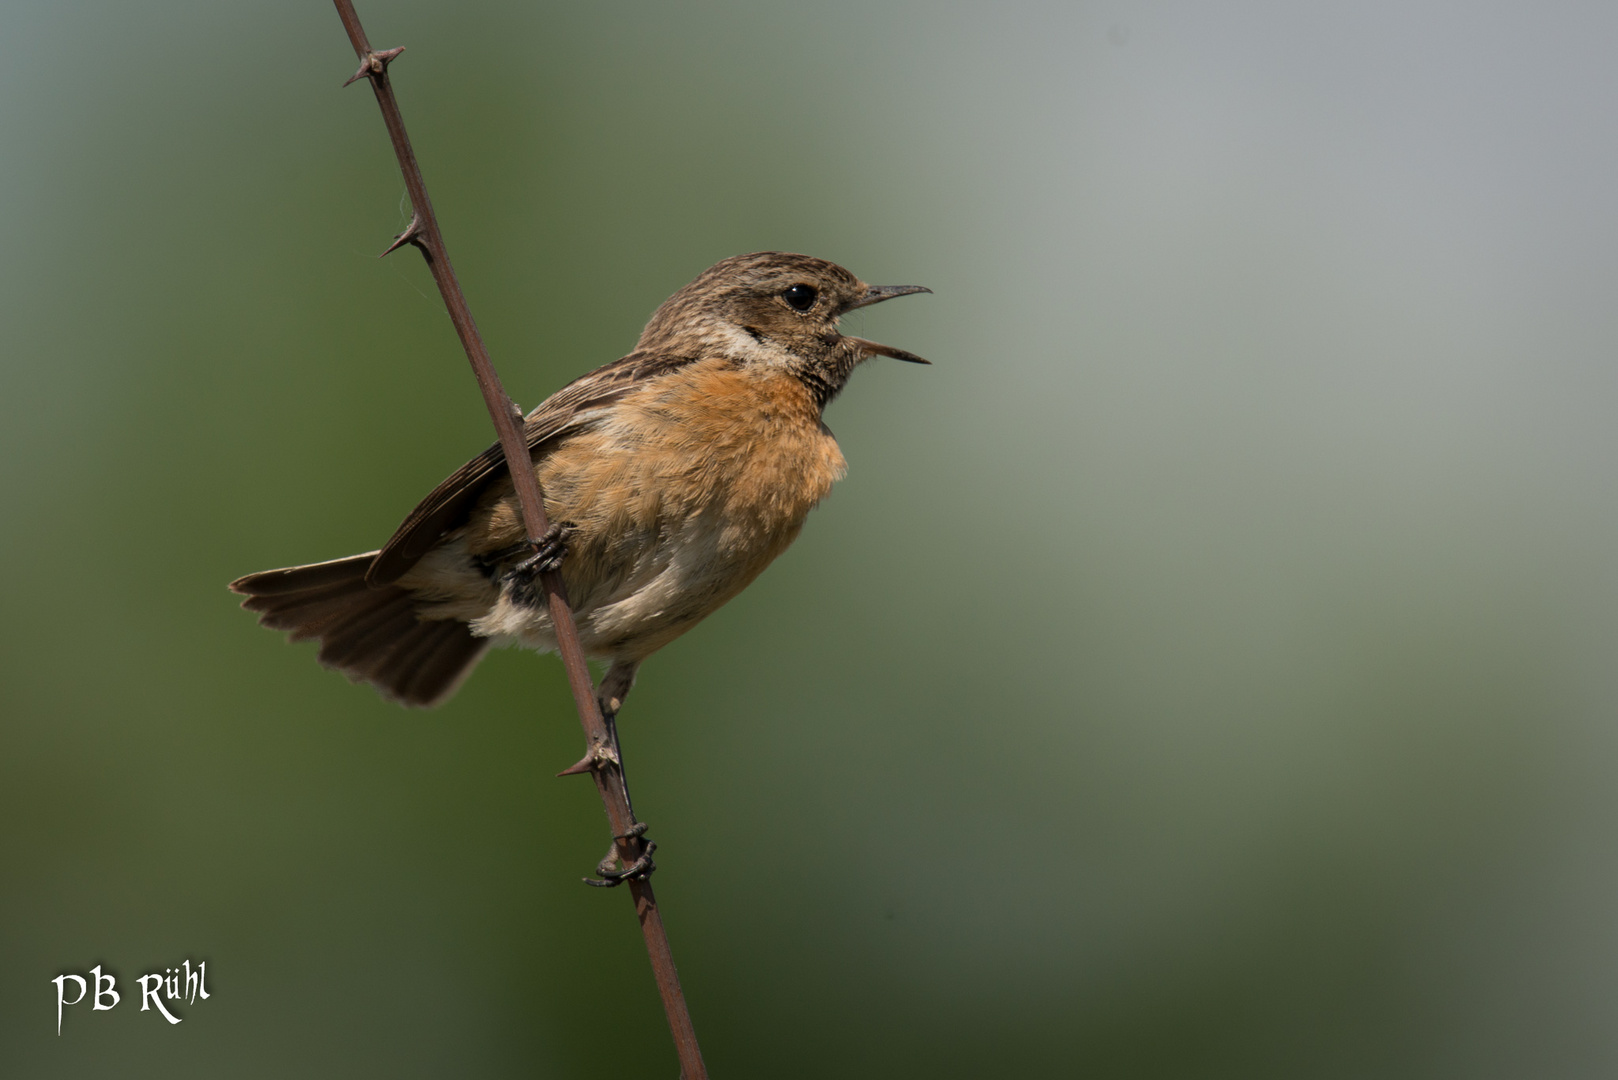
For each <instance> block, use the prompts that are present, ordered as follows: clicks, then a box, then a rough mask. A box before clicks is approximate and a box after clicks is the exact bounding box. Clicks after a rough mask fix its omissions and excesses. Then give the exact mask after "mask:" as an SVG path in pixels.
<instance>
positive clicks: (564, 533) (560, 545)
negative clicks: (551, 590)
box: [477, 521, 574, 603]
mask: <svg viewBox="0 0 1618 1080" xmlns="http://www.w3.org/2000/svg"><path fill="white" fill-rule="evenodd" d="M573 529H574V525H573V523H572V522H571V521H558V522H556V523H555V524H553V525H552V526H551V527H550V528H549V529H547V530H546V531H545V535H544V536H542V537H541V538H540V539H539V541H538V542H537V543H530V542H529V541H527V540H524V541H522V542H521V543H518V544H512V545H511V546H510V547H506V548H501V549H500V550H498V551H491V552H488V553H487V554H484V555H480V556H478V557H477V563H478V565H479V566H480V567H482V568H483V572H484V573H485V574H486V575H488V576H489V577H490V578H491V579H495V578H496V576H497V575H498V580H499V581H500V583H501V584H502V585H504V586H505V587H506V588H507V589H509V590H510V591H511V593H512V594H513V595H514V596H516V597H517V598H519V599H521V600H523V601H524V602H533V603H538V602H539V595H540V594H539V590H538V589H537V588H536V579H537V578H538V577H539V575H540V574H549V573H554V572H555V571H557V570H560V569H561V568H562V560H563V559H565V558H567V541H568V537H569V536H571V535H572V534H573ZM519 556H521V558H518V557H519ZM509 559H517V562H515V563H513V564H511V565H510V566H507V567H505V568H504V569H501V570H498V571H497V569H496V568H497V567H499V566H500V565H501V564H502V563H505V562H506V561H507V560H509Z"/></svg>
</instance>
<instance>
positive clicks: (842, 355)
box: [637, 251, 932, 406]
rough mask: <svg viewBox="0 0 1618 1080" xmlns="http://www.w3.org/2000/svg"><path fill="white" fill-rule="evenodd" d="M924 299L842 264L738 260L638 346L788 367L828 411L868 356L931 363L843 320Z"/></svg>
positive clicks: (713, 271) (656, 322) (771, 256)
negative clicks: (848, 328) (868, 280)
mask: <svg viewBox="0 0 1618 1080" xmlns="http://www.w3.org/2000/svg"><path fill="white" fill-rule="evenodd" d="M924 292H932V290H931V289H928V288H925V287H923V286H921V285H867V284H865V282H863V281H861V280H860V279H859V278H857V277H855V276H854V275H853V274H851V273H849V272H848V271H847V270H845V269H843V268H842V267H841V266H838V265H837V264H836V263H831V262H827V261H826V260H825V259H816V258H813V257H811V256H809V255H793V254H789V253H787V252H781V251H759V252H754V253H753V254H751V255H737V256H735V257H733V258H729V259H725V260H724V261H722V262H718V263H715V264H714V265H713V266H710V267H709V268H708V269H706V270H704V271H703V272H702V273H701V274H699V275H697V278H696V280H694V281H692V282H691V284H689V285H687V286H686V287H685V288H683V289H681V290H680V291H679V292H677V293H675V294H674V295H673V296H671V297H669V298H668V299H667V300H666V301H664V303H663V306H662V307H660V308H658V309H657V312H656V313H655V314H654V315H653V316H652V318H651V321H650V322H648V323H647V324H646V329H645V330H644V331H643V332H642V333H641V336H640V343H639V345H638V346H637V347H638V348H639V349H643V350H655V351H662V352H671V353H676V354H680V355H688V356H689V355H699V354H701V355H722V356H728V357H731V358H733V359H735V360H736V361H738V362H740V363H744V364H767V365H778V366H782V367H785V368H787V369H788V370H790V371H791V372H792V374H794V375H796V376H797V377H798V378H800V379H802V380H803V382H804V384H805V385H806V386H808V387H809V389H810V391H811V392H812V393H813V394H814V395H815V398H816V400H818V401H819V402H820V404H821V405H822V406H824V405H825V404H826V402H828V401H830V400H831V399H832V398H833V397H835V396H836V394H837V392H838V391H839V390H841V389H842V388H843V385H844V384H845V383H847V382H848V377H849V375H850V374H852V372H853V370H854V368H855V366H856V365H857V364H859V362H860V361H862V360H865V359H867V358H868V357H872V356H891V357H893V358H894V359H895V360H908V361H909V362H911V363H913V364H925V363H927V361H926V360H923V359H922V358H921V357H919V356H917V355H915V354H914V353H908V352H905V351H904V350H903V349H895V348H893V347H891V346H888V345H879V344H877V343H876V342H874V341H866V340H865V339H864V338H857V337H850V336H848V335H846V334H843V333H841V332H839V330H838V329H837V323H838V320H839V319H841V318H842V317H843V316H844V315H846V314H848V313H849V312H850V311H853V310H855V309H856V308H862V307H869V306H870V305H872V304H878V303H881V302H882V301H884V300H891V299H893V298H894V297H895V296H908V295H910V294H911V293H924Z"/></svg>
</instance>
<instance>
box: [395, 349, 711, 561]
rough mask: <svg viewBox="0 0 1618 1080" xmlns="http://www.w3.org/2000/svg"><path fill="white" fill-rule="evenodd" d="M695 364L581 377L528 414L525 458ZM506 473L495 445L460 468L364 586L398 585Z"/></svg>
mask: <svg viewBox="0 0 1618 1080" xmlns="http://www.w3.org/2000/svg"><path fill="white" fill-rule="evenodd" d="M696 359H697V358H696V357H693V356H670V355H668V354H667V353H655V352H633V353H630V354H629V355H628V356H626V357H624V358H623V359H622V360H614V361H613V362H612V363H610V364H607V365H606V366H605V367H599V368H596V369H595V370H594V371H592V372H590V373H589V374H588V375H583V376H580V377H579V378H578V379H575V380H574V381H573V382H571V383H569V384H568V385H566V386H564V387H562V389H560V390H558V391H557V392H556V393H554V394H552V395H551V396H550V397H548V398H546V399H545V401H544V403H543V404H541V405H540V406H539V408H537V409H535V410H534V411H533V412H531V413H529V414H528V418H527V420H526V421H525V423H524V432H523V434H524V436H525V437H526V440H527V442H528V452H529V454H531V455H533V456H535V457H538V456H539V455H540V454H542V453H544V452H545V451H547V450H548V449H549V448H550V446H553V445H555V443H556V440H558V439H559V438H561V437H563V436H565V435H568V434H570V433H571V432H574V431H577V430H578V429H579V428H581V427H584V426H585V425H587V424H589V423H591V422H592V421H593V420H595V419H597V418H598V417H599V416H600V414H601V410H602V409H604V408H606V407H608V406H610V405H612V404H613V403H614V402H616V401H618V400H620V399H621V398H623V397H624V396H625V395H627V394H628V393H629V392H630V391H632V390H634V389H636V388H638V387H640V386H642V385H644V384H645V383H647V382H648V381H650V380H652V379H656V378H659V377H661V376H663V375H667V374H668V373H670V372H672V371H677V370H679V369H680V368H682V367H685V366H686V365H687V364H690V363H694V362H695V361H696ZM505 471H506V458H505V454H504V453H502V452H501V449H500V444H499V443H495V444H494V445H493V446H491V447H489V448H488V449H487V450H485V451H483V453H481V454H479V455H478V456H477V457H475V458H473V459H472V460H471V461H468V462H467V463H466V464H465V465H462V466H461V467H460V468H459V469H457V470H456V471H455V473H454V475H452V476H450V477H449V479H447V480H445V481H444V482H443V483H442V484H439V485H438V486H437V487H436V488H434V489H433V491H432V494H430V495H428V496H427V497H426V498H425V499H423V500H422V501H421V504H420V505H419V506H417V507H416V508H415V509H414V510H412V511H411V512H410V516H409V517H407V518H405V519H404V523H403V524H402V525H400V526H399V528H398V530H397V531H396V532H395V533H394V534H393V538H392V539H391V540H389V541H388V542H387V544H386V545H384V546H383V548H382V550H381V551H379V552H377V556H376V560H375V561H374V562H372V563H371V568H370V570H368V571H367V572H366V575H365V580H366V581H367V582H369V583H370V584H371V585H373V586H379V585H388V584H391V583H392V582H395V581H398V580H399V578H401V577H402V576H404V574H405V572H406V571H408V570H409V569H410V568H411V567H412V566H414V565H415V564H416V561H417V560H418V559H420V558H421V557H422V556H423V555H425V554H427V552H429V551H431V550H432V548H433V546H434V545H435V544H437V543H438V541H439V540H440V538H442V537H443V535H444V534H445V533H446V532H449V531H450V530H451V529H454V528H456V527H458V526H459V525H460V524H461V523H462V522H464V521H465V520H466V516H467V515H468V514H469V513H471V511H472V507H473V506H474V505H476V503H477V500H478V496H479V495H481V494H482V493H483V489H484V488H486V487H487V486H488V485H489V483H490V481H492V480H494V479H496V478H497V477H499V476H501V475H503V474H504V473H505Z"/></svg>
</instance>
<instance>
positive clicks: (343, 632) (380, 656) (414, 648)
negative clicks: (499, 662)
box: [230, 551, 489, 708]
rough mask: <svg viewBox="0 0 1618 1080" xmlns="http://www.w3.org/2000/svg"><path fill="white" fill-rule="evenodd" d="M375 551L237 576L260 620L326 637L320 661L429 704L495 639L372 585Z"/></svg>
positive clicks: (406, 700)
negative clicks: (430, 615)
mask: <svg viewBox="0 0 1618 1080" xmlns="http://www.w3.org/2000/svg"><path fill="white" fill-rule="evenodd" d="M375 558H376V552H374V551H369V552H366V553H365V554H364V555H351V556H349V557H348V558H346V559H333V560H332V561H331V562H323V563H312V564H310V565H308V566H291V567H287V568H286V569H284V570H264V571H261V572H259V573H257V574H248V575H247V576H246V577H244V578H239V579H237V580H236V581H233V582H231V583H230V587H231V589H232V590H233V591H235V592H238V593H241V594H242V595H244V596H246V597H247V599H246V600H244V601H242V607H244V608H246V609H247V610H248V611H256V612H258V613H259V619H258V621H259V622H260V623H261V624H263V625H264V626H268V627H271V628H272V629H275V630H289V631H291V634H290V640H292V641H307V640H308V639H310V638H318V639H319V640H320V653H319V655H318V657H317V659H319V661H320V662H321V663H322V664H324V665H326V666H327V667H329V668H334V669H336V670H337V671H341V672H342V673H343V674H344V675H347V676H348V677H349V678H350V679H352V680H353V681H354V682H368V683H370V684H371V685H372V686H374V687H376V688H377V689H378V690H380V691H381V692H382V695H383V696H384V697H387V698H390V699H392V700H393V701H397V702H398V703H399V704H401V705H409V706H414V707H417V708H426V707H428V706H431V705H437V704H438V703H439V702H441V701H443V700H444V699H445V698H447V697H449V696H450V695H451V694H453V693H454V692H455V689H456V687H458V686H460V685H461V680H462V679H464V678H466V676H467V675H469V674H471V672H472V669H473V668H474V667H476V666H477V662H478V660H480V659H481V658H482V657H483V653H484V650H486V649H487V648H488V647H489V643H488V641H487V640H486V639H484V638H479V637H474V636H473V634H472V631H471V630H470V629H469V628H468V627H467V625H466V624H465V623H463V622H460V621H459V620H456V619H422V618H419V617H418V616H417V614H416V608H415V604H414V603H413V602H412V600H411V598H410V594H409V593H408V592H406V591H405V590H404V589H402V588H400V587H399V586H397V585H385V586H382V587H380V588H372V587H371V586H369V585H367V584H366V583H365V573H366V571H367V570H369V569H370V567H371V563H372V562H373V561H374V560H375Z"/></svg>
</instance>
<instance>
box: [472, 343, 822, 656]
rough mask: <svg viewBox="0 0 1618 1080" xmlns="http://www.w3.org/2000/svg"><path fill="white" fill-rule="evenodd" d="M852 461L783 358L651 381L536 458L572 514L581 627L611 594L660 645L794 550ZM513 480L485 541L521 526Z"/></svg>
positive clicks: (553, 514)
mask: <svg viewBox="0 0 1618 1080" xmlns="http://www.w3.org/2000/svg"><path fill="white" fill-rule="evenodd" d="M846 468H847V466H846V463H845V462H844V459H843V455H842V453H841V451H839V450H838V448H837V443H836V440H835V439H833V438H832V435H831V432H830V431H828V430H827V429H826V427H825V425H824V424H822V423H821V421H820V412H819V409H818V408H817V407H816V406H815V403H814V400H813V398H811V397H810V395H809V392H808V390H807V389H805V388H804V386H803V384H802V383H800V382H798V380H797V379H795V378H793V377H792V376H791V375H789V374H787V373H785V372H782V371H778V370H774V369H767V368H760V367H758V366H749V367H738V366H735V365H733V364H731V363H729V362H727V361H721V360H705V361H701V362H699V363H696V364H692V365H690V366H689V367H686V368H683V369H681V370H679V371H677V372H674V373H672V374H671V375H669V376H667V377H665V378H661V379H657V380H655V381H653V382H651V383H649V384H648V385H647V386H646V387H645V388H644V389H642V390H640V391H638V392H636V393H635V394H633V395H631V396H629V397H628V398H625V399H624V400H622V401H620V402H619V403H618V404H616V405H615V406H614V407H613V409H612V411H611V413H610V414H609V416H608V417H606V418H605V419H603V420H602V421H601V422H600V423H598V424H597V425H595V426H594V427H593V428H591V429H589V430H586V431H582V432H580V433H578V434H576V435H573V436H571V437H569V438H568V439H566V440H565V441H564V442H563V443H562V444H561V445H559V446H558V447H556V449H555V450H554V451H552V452H551V453H550V454H548V455H546V456H545V457H544V458H543V459H542V460H541V462H540V463H539V465H538V470H539V480H540V484H541V486H542V487H543V488H544V491H545V503H546V510H547V513H548V515H549V516H550V518H551V520H553V521H569V522H572V523H573V525H574V532H573V534H572V536H571V537H570V539H569V544H568V549H569V550H568V557H567V560H566V561H565V562H564V564H563V576H564V578H565V579H566V581H567V585H568V592H569V595H570V598H571V599H572V601H573V603H574V605H575V608H576V609H577V610H578V611H579V612H580V614H581V629H585V627H586V625H587V624H589V622H590V614H589V613H590V611H591V609H592V608H603V609H606V608H612V609H613V610H612V612H611V613H610V614H611V617H613V618H618V619H619V623H624V624H625V625H629V624H634V623H636V621H637V620H638V621H639V622H640V623H643V624H644V626H643V629H644V632H645V634H646V635H647V641H646V644H647V645H650V646H651V647H654V648H655V647H658V646H660V645H661V644H662V643H664V641H666V640H668V639H671V638H672V637H673V636H677V635H678V633H680V632H683V630H684V629H687V628H689V627H690V626H691V625H694V623H695V622H696V621H697V620H699V619H700V618H702V617H703V616H704V615H706V614H708V613H709V612H711V611H712V610H713V609H714V608H717V607H718V606H719V605H720V604H723V603H724V602H725V601H726V600H728V599H730V598H731V597H732V596H734V595H735V594H736V593H737V592H739V591H741V589H743V588H744V587H746V585H747V584H748V583H749V582H751V581H752V580H753V578H755V577H756V576H757V575H758V574H759V573H760V572H761V571H762V570H763V569H764V568H765V567H766V566H768V565H769V564H770V562H771V561H772V560H774V558H775V557H776V556H777V555H779V554H780V553H781V552H782V551H784V550H785V549H786V547H787V546H788V545H789V544H790V543H791V542H792V540H793V539H794V538H795V537H796V536H797V534H798V531H799V530H800V529H801V528H802V526H803V521H804V518H805V516H806V515H807V514H808V513H809V511H810V510H811V509H812V508H813V507H814V506H815V504H816V503H818V502H819V501H820V500H821V499H822V498H824V497H825V496H826V494H827V492H828V491H830V490H831V486H832V484H833V483H834V482H836V481H837V480H838V479H840V478H841V477H842V476H843V474H844V472H845V471H846ZM509 491H510V488H509V486H503V490H502V491H501V492H500V494H499V495H498V496H495V499H496V500H498V501H493V500H491V501H493V505H489V506H488V510H489V511H490V512H489V513H488V516H487V517H484V516H483V515H482V514H479V515H476V517H475V519H474V523H473V530H474V531H475V533H477V534H478V535H470V536H468V540H469V545H468V546H469V548H470V550H472V551H473V552H479V551H492V550H497V549H500V548H503V547H507V546H509V545H511V544H514V543H516V542H517V541H518V540H519V539H520V536H521V529H520V527H519V524H518V520H517V515H516V513H515V507H514V506H513V505H511V503H512V500H511V497H510V495H509ZM493 494H494V493H492V492H491V495H493ZM486 505H488V504H486ZM477 519H481V520H477ZM637 604H638V605H639V606H637ZM631 613H634V617H633V618H630V615H631ZM620 616H621V618H619V617H620ZM602 618H603V620H604V621H603V633H606V625H605V620H607V619H608V615H603V617H602ZM614 625H615V626H617V625H618V623H614ZM586 632H588V631H586ZM615 633H616V631H615ZM653 639H655V644H654V640H653ZM637 651H638V650H637ZM648 651H649V650H648Z"/></svg>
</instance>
